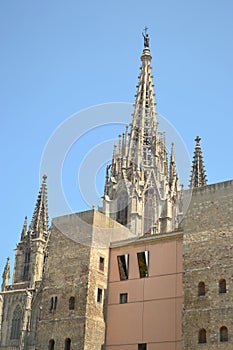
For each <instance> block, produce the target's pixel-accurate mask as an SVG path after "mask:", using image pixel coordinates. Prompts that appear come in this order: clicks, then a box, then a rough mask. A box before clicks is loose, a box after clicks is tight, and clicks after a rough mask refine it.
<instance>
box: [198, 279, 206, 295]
mask: <svg viewBox="0 0 233 350" xmlns="http://www.w3.org/2000/svg"><path fill="white" fill-rule="evenodd" d="M204 295H205V283H204V282H199V284H198V296H199V297H201V296H204Z"/></svg>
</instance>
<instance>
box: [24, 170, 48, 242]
mask: <svg viewBox="0 0 233 350" xmlns="http://www.w3.org/2000/svg"><path fill="white" fill-rule="evenodd" d="M46 179H47V176H46V175H44V176H43V181H42V185H41V188H40V191H39V195H38V198H37V202H36V206H35V210H34V213H33V216H32V221H31V224H30V226H29V234H31V235H32V236H33V237H40V238H43V236H45V237H46V236H47V233H48V205H47V184H46Z"/></svg>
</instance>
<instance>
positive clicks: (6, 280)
mask: <svg viewBox="0 0 233 350" xmlns="http://www.w3.org/2000/svg"><path fill="white" fill-rule="evenodd" d="M9 279H10V258H7V261H6V265H5V268H4V271H3V274H2V291H3V292H4V291H5V290H6V286H8V284H9Z"/></svg>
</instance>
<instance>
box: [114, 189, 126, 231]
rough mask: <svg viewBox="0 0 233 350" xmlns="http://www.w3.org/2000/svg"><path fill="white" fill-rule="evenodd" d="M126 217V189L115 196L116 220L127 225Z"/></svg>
mask: <svg viewBox="0 0 233 350" xmlns="http://www.w3.org/2000/svg"><path fill="white" fill-rule="evenodd" d="M127 217H128V194H127V192H126V191H121V192H120V193H119V194H118V197H117V216H116V220H117V221H118V222H119V223H120V224H122V225H127Z"/></svg>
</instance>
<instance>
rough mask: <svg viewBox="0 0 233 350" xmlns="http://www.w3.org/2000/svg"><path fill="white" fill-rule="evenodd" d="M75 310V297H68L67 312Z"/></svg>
mask: <svg viewBox="0 0 233 350" xmlns="http://www.w3.org/2000/svg"><path fill="white" fill-rule="evenodd" d="M74 308H75V297H70V299H69V310H74Z"/></svg>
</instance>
